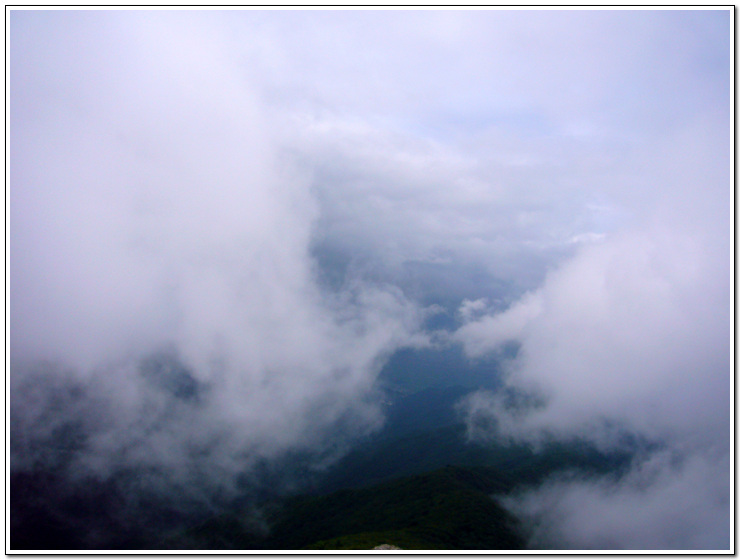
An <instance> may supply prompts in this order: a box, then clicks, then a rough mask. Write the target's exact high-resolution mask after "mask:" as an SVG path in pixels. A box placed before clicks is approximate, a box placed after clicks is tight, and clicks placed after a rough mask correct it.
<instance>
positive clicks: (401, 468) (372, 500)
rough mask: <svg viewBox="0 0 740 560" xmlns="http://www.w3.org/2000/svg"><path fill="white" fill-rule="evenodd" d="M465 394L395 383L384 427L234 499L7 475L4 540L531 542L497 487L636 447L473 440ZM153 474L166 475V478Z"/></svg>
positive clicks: (134, 477)
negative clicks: (463, 411)
mask: <svg viewBox="0 0 740 560" xmlns="http://www.w3.org/2000/svg"><path fill="white" fill-rule="evenodd" d="M147 366H148V369H146V373H147V374H148V375H149V376H150V377H151V378H152V379H153V380H154V381H156V382H157V384H158V385H157V386H160V387H162V390H168V391H177V392H178V396H179V397H180V398H182V399H189V400H193V399H194V400H197V399H198V398H199V388H197V387H194V386H193V384H192V383H184V382H183V380H184V381H187V379H186V378H185V376H183V375H182V374H181V372H180V371H179V370H176V369H173V368H167V367H164V366H163V365H162V363H161V362H158V361H155V360H153V361H151V362H150V363H147ZM175 381H177V383H176V382H175ZM470 390H472V388H471V387H465V386H453V387H440V386H434V387H426V388H425V389H423V390H420V391H416V392H411V391H410V390H409V389H408V388H405V387H403V386H401V387H399V388H398V389H397V390H394V391H389V392H388V397H387V399H386V406H387V410H386V415H387V418H388V421H387V424H386V427H385V428H384V430H382V431H381V432H380V433H379V434H377V435H375V436H374V437H371V438H367V439H366V440H365V441H362V442H356V444H355V446H354V448H353V451H352V452H350V453H349V454H347V455H346V456H345V457H344V458H343V459H341V460H340V461H338V462H337V463H335V464H334V465H332V466H331V467H330V468H327V469H325V470H323V471H321V472H317V471H316V470H315V469H312V468H310V465H311V458H310V457H308V456H307V457H302V456H296V457H291V458H286V459H284V460H283V461H282V462H280V463H279V464H275V465H272V464H271V465H265V466H264V469H262V470H263V471H264V472H261V471H260V472H256V471H255V472H251V473H250V476H249V477H247V478H245V481H248V482H245V484H244V485H243V486H242V487H241V490H240V495H239V497H238V498H237V500H231V501H222V502H220V503H213V505H212V506H211V507H210V509H209V510H206V511H204V509H203V507H202V505H199V504H198V503H197V502H193V503H189V502H187V501H186V497H184V496H183V495H182V493H181V492H177V491H175V490H167V491H163V492H160V493H158V494H152V493H149V494H148V493H147V492H146V491H144V490H142V488H143V487H142V486H141V484H140V482H141V481H142V480H144V478H143V477H144V476H145V475H146V476H149V477H150V478H151V477H152V476H154V474H155V473H142V472H126V473H121V474H120V475H118V476H117V477H114V478H112V479H109V480H106V481H100V482H97V481H88V482H85V483H84V484H78V485H76V486H72V485H70V484H69V483H68V481H67V480H66V479H65V477H64V476H63V475H62V473H61V471H59V470H58V469H51V470H47V471H44V472H35V473H15V474H13V475H11V492H10V498H11V499H10V512H11V516H10V526H11V547H12V548H13V549H50V550H52V549H56V550H59V549H91V548H101V549H106V548H108V549H196V550H229V549H230V550H260V549H261V550H297V549H337V550H341V549H371V548H374V547H375V546H378V545H380V544H385V543H387V544H392V545H396V546H399V547H401V548H403V549H407V550H410V549H413V550H437V549H439V550H445V549H446V550H496V549H499V550H506V549H518V548H523V547H524V546H525V542H524V540H523V538H522V536H521V535H520V534H519V533H518V532H517V528H516V523H515V520H514V519H512V517H511V516H510V514H508V513H507V512H506V511H505V510H504V509H502V508H501V507H500V506H499V504H498V502H497V500H496V499H495V497H496V496H502V495H505V494H507V493H509V492H511V491H513V490H516V489H517V488H522V487H526V486H528V485H532V484H536V483H538V482H541V481H542V480H543V479H545V478H546V477H547V476H549V475H552V474H554V473H557V472H562V471H572V470H577V471H580V472H582V473H586V474H588V473H605V472H611V473H618V472H619V471H620V469H621V468H623V467H624V466H625V465H627V464H628V462H629V461H630V458H631V456H632V453H633V452H634V451H635V450H636V449H638V448H639V446H637V442H632V443H631V444H629V445H625V449H629V450H630V451H624V452H622V453H613V454H610V455H604V454H602V453H599V452H598V451H597V450H595V449H594V448H593V447H590V446H588V445H585V444H582V443H579V442H571V443H568V444H563V443H558V444H555V443H552V444H547V445H543V446H542V447H541V448H540V449H538V450H537V451H535V450H533V449H531V448H530V447H527V446H524V445H505V444H501V443H499V444H494V443H490V442H489V443H486V444H479V443H472V442H469V441H467V439H466V431H465V425H464V424H463V423H462V418H461V417H460V416H459V414H458V412H457V409H456V408H455V403H457V402H458V401H459V399H460V398H461V397H463V396H464V395H465V394H467V393H468V392H469V391H470ZM73 439H74V441H75V442H76V441H77V439H76V438H73ZM76 445H82V443H79V444H76ZM258 470H259V469H258ZM158 476H159V477H160V479H161V480H163V481H166V480H167V473H164V472H163V473H159V474H158ZM286 488H293V489H297V490H291V491H290V492H286V490H285V489H286ZM297 492H299V493H300V494H301V495H296V493H297Z"/></svg>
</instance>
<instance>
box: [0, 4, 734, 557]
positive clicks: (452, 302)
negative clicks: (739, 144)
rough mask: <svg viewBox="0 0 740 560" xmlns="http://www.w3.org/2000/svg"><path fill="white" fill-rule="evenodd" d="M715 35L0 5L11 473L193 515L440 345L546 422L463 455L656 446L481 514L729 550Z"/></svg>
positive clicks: (627, 545)
mask: <svg viewBox="0 0 740 560" xmlns="http://www.w3.org/2000/svg"><path fill="white" fill-rule="evenodd" d="M729 19H730V14H728V13H727V11H722V10H715V11H711V10H708V11H693V10H692V11H681V10H661V11H648V10H637V11H629V10H617V11H609V10H598V11H596V10H594V11H589V10H573V11H570V10H558V11H545V10H527V11H516V10H461V11H452V10H449V11H448V10H419V11H380V10H377V11H375V10H370V11H343V10H337V11H319V10H316V11H301V10H295V11H262V10H234V11H231V10H222V11H218V10H217V11H205V10H204V11H201V10H188V11H174V10H173V11H169V10H147V11H133V10H120V11H106V10H99V11H84V10H75V11H63V10H60V11H56V10H55V11H43V10H35V11H23V10H13V11H11V12H10V15H9V88H8V94H9V112H8V117H9V159H8V167H9V185H8V231H9V236H8V250H9V273H8V274H9V275H8V280H9V286H8V302H9V309H8V316H9V327H10V328H9V359H8V367H9V376H8V377H9V382H8V383H9V389H10V391H9V406H10V426H9V437H10V461H9V463H10V470H11V473H14V474H18V473H34V472H43V471H54V472H55V473H57V474H56V475H57V476H58V477H59V479H60V480H61V481H62V482H59V484H58V486H55V488H56V489H57V490H55V491H59V492H62V493H64V492H72V490H70V489H73V488H77V487H84V485H86V484H93V483H94V484H101V485H106V484H113V485H115V486H116V488H119V489H123V494H126V495H129V498H128V499H129V500H130V501H129V502H128V503H126V504H119V505H120V507H119V509H120V512H121V518H122V519H124V520H125V523H124V525H126V524H127V523H128V524H135V523H136V522H135V521H133V520H135V519H136V516H137V515H138V512H140V511H141V507H140V506H141V504H140V503H139V502H138V501H137V499H138V498H135V497H134V496H139V495H140V494H139V493H141V495H144V494H146V493H149V494H152V495H156V496H167V497H168V498H167V499H168V500H170V502H171V504H170V505H171V506H172V507H175V508H181V509H183V510H188V511H190V510H193V511H195V510H200V511H210V512H217V511H219V510H220V508H221V507H222V506H223V504H224V503H227V502H228V501H229V500H232V499H237V498H243V497H244V496H245V495H248V494H249V492H254V493H259V491H258V489H259V488H263V489H264V487H266V486H272V487H274V488H275V489H277V488H278V487H281V488H284V489H285V490H286V491H287V490H288V489H290V488H293V487H295V488H298V487H299V486H300V482H299V481H298V478H297V475H294V474H286V475H285V476H284V477H282V478H281V479H280V480H279V482H276V481H275V480H273V479H270V482H269V483H265V480H264V479H265V477H268V478H269V476H272V475H273V474H274V472H277V471H279V470H280V468H281V467H280V465H286V464H291V465H294V466H295V465H296V464H299V465H300V468H299V469H298V470H300V471H301V472H303V473H304V474H305V472H311V473H314V472H320V471H322V470H323V469H327V468H329V467H330V465H331V464H333V462H334V461H336V460H337V459H338V458H340V457H341V456H342V455H343V454H344V453H346V452H347V451H348V450H350V449H351V448H352V446H353V444H354V442H356V441H358V440H360V439H362V438H363V437H365V436H367V435H368V434H372V433H374V432H377V431H378V430H380V429H381V428H382V426H383V423H384V414H383V407H382V401H383V390H382V384H381V383H380V382H379V376H380V374H381V371H382V370H383V367H384V365H385V364H386V363H387V362H388V360H389V359H390V358H391V357H392V356H393V354H394V353H395V352H396V351H398V350H400V349H404V348H406V349H408V348H417V349H418V348H426V349H431V350H434V349H435V348H442V347H449V345H457V347H461V348H462V349H463V350H464V351H465V353H466V355H467V356H468V357H469V358H470V360H471V361H472V362H474V361H475V360H480V359H481V358H490V357H491V356H493V357H494V358H495V357H499V358H500V360H501V364H503V368H504V371H505V374H504V376H503V378H502V379H501V382H502V383H503V384H504V386H505V389H506V391H505V393H506V394H522V395H527V397H528V398H527V399H524V400H525V401H526V402H530V403H532V402H534V403H537V404H536V406H531V407H530V406H522V407H518V408H512V406H511V404H510V402H509V401H507V400H506V399H505V398H503V397H502V395H503V394H504V393H495V392H479V393H475V394H473V395H471V396H468V397H467V398H466V399H465V400H464V402H462V403H461V405H460V406H461V410H463V411H466V414H467V421H468V425H469V434H470V437H471V438H473V439H476V438H477V439H479V440H484V441H485V440H491V441H493V440H496V441H519V442H522V441H523V442H529V443H531V444H532V445H535V446H536V445H539V444H540V443H542V442H543V441H551V440H560V441H569V440H572V439H573V438H581V439H586V440H588V441H590V442H591V443H593V444H594V445H596V446H598V447H599V448H601V449H605V450H609V449H614V448H616V447H619V445H622V443H621V442H623V438H622V437H621V435H623V434H625V433H628V434H630V435H632V436H634V437H639V438H643V439H644V440H646V441H650V442H652V444H653V446H654V447H651V449H653V451H651V452H649V453H646V454H644V455H643V454H640V455H636V456H635V457H634V459H633V464H632V467H631V468H630V469H629V472H627V473H626V474H624V475H623V476H622V477H621V478H614V477H611V478H609V477H607V478H604V479H595V478H584V477H582V476H580V475H578V474H577V473H571V474H570V475H563V476H560V477H558V478H555V479H552V480H548V481H546V482H545V483H544V484H543V485H541V486H540V487H536V488H529V489H527V490H526V491H522V492H521V493H520V494H517V495H516V496H509V497H506V498H505V499H503V500H502V503H503V504H504V505H505V506H506V507H507V508H508V509H509V510H510V511H511V512H513V513H514V514H515V515H517V516H518V517H519V519H520V520H521V521H522V531H523V532H524V533H525V534H526V535H528V537H529V538H530V544H531V546H533V547H535V548H540V547H544V548H583V549H590V548H607V549H674V548H675V549H682V548H689V549H692V548H696V549H722V548H727V547H728V546H729V538H730V524H729V520H730V517H729V513H730V509H729V507H730V463H731V458H730V423H729V420H730V412H731V400H730V397H731V391H730V381H731V377H730V373H731V369H730V368H731V361H730V356H731V348H732V347H731V339H730V332H731V319H732V315H731V305H730V302H731V293H732V286H731V284H730V280H731V249H732V246H731V233H732V226H733V215H732V211H731V208H732V207H731V196H732V191H731V176H730V169H731V167H730V164H731V154H730V150H729V147H730V144H729V139H730V132H731V129H730V101H731V100H730V74H729V71H728V70H729V67H730V40H729V37H730V34H729V31H730V26H729ZM435 318H437V319H440V318H444V319H445V321H442V322H439V321H438V323H436V324H437V325H439V324H442V325H443V326H441V327H440V326H430V325H432V321H433V320H434V319H435ZM512 345H514V346H515V347H516V348H518V351H517V352H516V353H515V354H516V355H515V356H514V357H510V356H508V355H506V356H507V357H505V356H504V355H505V352H504V349H506V348H511V347H512ZM496 371H497V372H498V371H500V370H499V369H497V370H496ZM492 375H494V374H493V373H492ZM496 375H499V374H498V373H496ZM464 376H465V372H464V371H455V372H450V374H449V377H450V380H451V381H450V382H451V383H453V382H454V380H455V378H456V377H457V378H461V377H464ZM530 397H531V398H530ZM517 402H521V401H517ZM480 426H487V428H486V429H485V430H483V431H481V429H480V428H477V427H480ZM491 426H494V428H493V429H491V428H490V427H491ZM491 430H493V431H491ZM483 432H485V433H483ZM271 469H274V471H271ZM266 473H267V474H266ZM268 475H269V476H268ZM60 489H61V490H60ZM127 490H131V492H128V493H127ZM147 495H148V494H147ZM173 496H176V497H177V498H176V499H175V498H173ZM496 499H498V498H496ZM172 504H174V505H172ZM679 506H680V507H679ZM168 507H170V506H168ZM638 512H639V515H638ZM668 512H670V515H668V514H667V513H668ZM257 517H258V516H257ZM597 519H598V520H599V522H598V523H597V522H588V521H590V520H597ZM126 526H128V525H126ZM86 538H88V541H86V543H84V544H85V545H86V546H88V547H95V546H96V545H106V544H107V543H108V541H106V538H108V537H106V536H104V535H93V534H90V535H88V537H86ZM77 544H79V543H77Z"/></svg>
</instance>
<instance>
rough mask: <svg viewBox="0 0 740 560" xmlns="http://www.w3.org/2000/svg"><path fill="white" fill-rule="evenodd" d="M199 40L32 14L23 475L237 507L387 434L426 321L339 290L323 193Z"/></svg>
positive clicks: (14, 200) (23, 217)
mask: <svg viewBox="0 0 740 560" xmlns="http://www.w3.org/2000/svg"><path fill="white" fill-rule="evenodd" d="M193 23H194V22H193V20H192V19H189V18H183V17H180V16H178V14H157V13H154V12H145V13H125V14H124V13H118V14H114V13H104V12H73V13H45V12H34V13H21V12H18V13H14V14H13V16H12V25H11V41H12V43H13V57H12V58H13V61H12V63H11V69H10V72H11V82H12V86H11V97H12V99H13V101H12V102H11V115H10V116H11V120H10V135H11V144H12V148H11V160H12V164H11V167H12V169H11V170H10V176H11V185H10V208H11V210H10V230H11V234H10V260H11V263H12V265H11V273H10V321H11V323H12V330H11V334H10V350H11V352H10V363H11V380H10V386H11V440H12V447H11V450H12V452H11V468H12V469H13V470H14V471H19V470H24V469H34V468H38V467H39V466H44V467H55V468H67V469H69V470H70V472H71V473H73V474H74V476H77V477H79V478H83V479H84V477H85V476H93V477H95V478H98V479H106V478H108V477H110V476H113V475H114V474H115V473H116V472H118V471H120V470H121V469H128V468H143V469H147V468H149V469H155V470H159V471H161V472H164V473H165V474H164V475H163V476H164V478H165V479H166V480H167V481H168V484H177V485H180V486H181V488H183V489H188V488H189V489H191V490H193V491H200V490H201V487H200V484H202V483H204V482H203V481H207V482H208V484H212V485H214V486H217V487H219V489H220V490H221V491H224V490H228V488H229V487H230V486H231V485H233V483H234V481H235V479H236V476H237V475H238V474H240V473H244V472H248V471H249V469H250V468H251V466H252V465H254V463H255V461H257V460H259V459H264V458H268V459H269V458H273V457H277V456H280V454H281V453H285V452H287V451H294V450H296V449H298V450H301V449H303V450H308V451H322V450H324V451H326V448H327V447H332V446H333V447H337V446H339V445H340V443H341V437H343V436H347V437H356V436H357V435H359V434H362V433H365V432H367V431H370V430H373V429H376V428H377V427H378V426H379V425H380V423H381V422H382V417H381V416H380V413H379V411H378V409H377V403H376V401H375V400H373V398H372V395H373V390H374V389H373V383H374V379H375V377H376V375H377V373H378V371H379V369H380V367H381V366H382V363H383V360H384V358H385V357H387V356H388V354H389V353H390V352H392V351H393V349H395V348H396V347H398V346H399V345H403V344H408V343H413V340H412V335H413V333H414V332H415V331H416V329H417V328H418V324H419V321H420V319H421V312H420V310H419V308H418V307H417V306H415V305H413V304H412V303H410V302H409V301H408V300H407V299H406V298H405V296H404V295H403V294H402V293H401V292H400V291H399V290H397V289H394V288H392V287H383V286H377V285H375V286H370V285H367V284H364V283H363V282H362V281H359V280H358V281H355V282H350V283H348V284H347V285H346V286H345V287H344V290H343V291H341V292H340V293H328V292H326V291H322V290H321V289H320V287H319V285H318V282H317V279H316V270H315V264H314V261H313V259H312V258H311V254H310V239H311V231H312V227H313V224H314V222H315V220H316V217H317V212H318V209H317V204H316V202H315V200H314V198H313V197H312V194H311V192H310V183H309V181H308V180H307V178H306V177H303V176H302V174H301V172H300V171H299V170H298V169H297V167H296V166H291V164H290V163H289V161H288V160H286V159H285V158H284V157H283V156H282V155H281V150H280V147H279V145H278V143H277V141H276V140H275V138H274V136H273V135H272V133H271V127H273V124H272V123H271V121H270V116H269V112H268V111H266V110H263V107H262V105H261V102H260V100H259V92H258V91H257V90H256V89H255V88H254V87H253V85H252V84H251V82H250V79H249V76H248V73H247V71H246V70H245V69H244V68H242V67H241V66H240V65H239V64H237V62H235V61H234V60H233V58H232V57H231V56H230V53H229V52H228V50H227V49H226V47H225V45H224V44H223V43H222V42H221V41H220V40H219V37H218V34H217V32H216V31H217V30H216V29H214V28H211V27H209V25H207V19H206V20H205V23H206V25H198V26H195V25H193ZM42 37H43V40H42ZM52 45H59V46H60V47H59V48H53V47H51V46H52ZM64 430H67V431H69V430H72V431H74V433H75V434H77V435H76V436H75V437H74V438H73V440H72V441H66V442H65V443H62V444H61V445H62V446H63V447H65V448H64V449H60V450H59V452H58V453H56V454H55V453H53V450H54V449H55V445H57V444H56V443H55V440H56V441H57V443H58V442H59V440H60V438H61V439H64V438H63V437H62V434H63V433H65V432H64ZM332 430H334V431H336V430H339V431H338V432H337V433H335V434H334V436H335V437H328V436H329V435H330V434H332V433H333V432H332ZM334 451H336V449H335V450H334ZM49 462H51V463H53V464H51V465H49V464H48V463H49ZM188 483H189V484H188Z"/></svg>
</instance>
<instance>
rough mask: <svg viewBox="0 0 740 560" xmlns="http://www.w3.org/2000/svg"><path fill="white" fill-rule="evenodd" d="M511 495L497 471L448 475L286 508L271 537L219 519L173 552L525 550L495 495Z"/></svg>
mask: <svg viewBox="0 0 740 560" xmlns="http://www.w3.org/2000/svg"><path fill="white" fill-rule="evenodd" d="M508 489H509V487H508V485H507V483H505V482H502V481H501V479H500V477H499V473H498V472H497V471H496V470H495V469H486V468H477V469H476V468H459V467H446V468H443V469H439V470H437V471H434V472H431V473H427V474H423V475H415V476H411V477H405V478H401V479H397V480H393V481H390V482H387V483H384V484H381V485H378V486H373V487H368V488H360V489H352V490H341V491H338V492H334V493H332V494H328V495H324V496H303V497H297V498H291V499H288V500H287V501H285V502H284V503H283V504H282V505H281V506H280V507H279V508H276V509H274V510H273V511H272V512H271V513H269V514H268V517H269V518H270V519H269V522H270V525H271V527H272V528H271V531H270V533H269V534H268V535H264V536H261V535H260V534H259V533H258V532H257V531H255V529H254V528H252V529H251V531H250V527H249V526H248V525H247V524H243V523H240V522H239V521H237V519H238V517H237V516H234V515H231V516H228V515H226V516H221V517H220V518H218V519H216V520H212V521H209V522H207V523H204V524H201V525H199V526H197V527H195V528H193V529H190V530H189V531H187V532H186V533H185V534H184V535H173V537H172V538H171V539H170V540H169V542H168V543H167V545H168V546H169V547H173V548H178V546H179V545H182V544H184V543H187V544H188V546H190V547H192V546H195V547H197V548H201V549H219V548H228V549H235V548H237V549H238V548H243V549H258V548H264V549H273V550H276V549H279V550H297V549H302V548H313V549H317V548H318V549H335V548H336V549H363V548H373V547H375V546H377V545H380V544H384V543H389V544H394V545H396V546H399V547H401V548H403V549H429V550H433V549H451V550H467V549H479V550H480V549H484V550H494V549H519V548H522V547H523V546H524V541H523V540H522V539H521V538H520V537H519V536H518V535H517V534H516V533H515V532H514V530H513V527H514V519H512V518H511V517H510V516H509V514H508V513H507V512H506V511H504V510H503V509H502V508H501V507H500V506H499V505H498V504H497V503H496V502H495V501H494V500H492V499H491V498H490V497H489V495H490V494H492V493H502V492H506V491H507V490H508Z"/></svg>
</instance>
